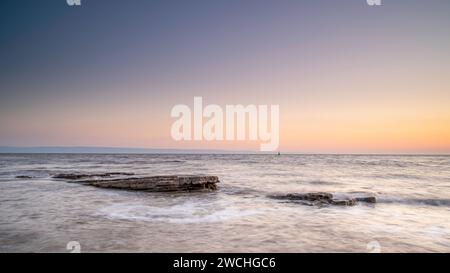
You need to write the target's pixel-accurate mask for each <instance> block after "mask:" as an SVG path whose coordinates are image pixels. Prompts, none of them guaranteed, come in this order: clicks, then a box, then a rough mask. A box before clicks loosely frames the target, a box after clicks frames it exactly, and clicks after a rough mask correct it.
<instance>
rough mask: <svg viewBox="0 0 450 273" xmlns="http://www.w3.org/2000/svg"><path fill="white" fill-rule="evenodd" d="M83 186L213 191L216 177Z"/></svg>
mask: <svg viewBox="0 0 450 273" xmlns="http://www.w3.org/2000/svg"><path fill="white" fill-rule="evenodd" d="M83 183H84V184H87V185H91V186H94V187H99V188H109V189H121V190H135V191H152V192H174V191H214V190H216V189H217V183H219V178H218V177H217V176H200V175H170V176H150V177H136V178H135V177H133V178H124V179H110V180H93V181H83Z"/></svg>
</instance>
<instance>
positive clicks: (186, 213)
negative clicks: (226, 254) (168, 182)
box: [99, 202, 258, 224]
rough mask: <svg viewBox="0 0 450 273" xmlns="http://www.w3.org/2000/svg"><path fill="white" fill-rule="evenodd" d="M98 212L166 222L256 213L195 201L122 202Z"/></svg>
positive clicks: (215, 219) (216, 219) (214, 220)
mask: <svg viewBox="0 0 450 273" xmlns="http://www.w3.org/2000/svg"><path fill="white" fill-rule="evenodd" d="M99 214H100V215H102V216H105V217H107V218H109V219H116V220H117V219H118V220H130V221H146V222H167V223H173V224H190V223H219V222H225V221H230V220H234V219H238V218H241V217H248V216H252V215H255V214H258V211H255V210H240V209H236V208H231V207H229V206H227V207H219V208H216V207H213V205H209V206H206V207H205V205H204V204H201V203H197V202H184V203H181V204H177V205H172V206H164V207H158V206H149V205H145V204H139V203H122V204H114V205H111V206H107V207H104V208H102V209H100V210H99Z"/></svg>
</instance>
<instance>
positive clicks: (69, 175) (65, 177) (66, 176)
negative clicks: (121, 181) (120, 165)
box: [53, 172, 134, 180]
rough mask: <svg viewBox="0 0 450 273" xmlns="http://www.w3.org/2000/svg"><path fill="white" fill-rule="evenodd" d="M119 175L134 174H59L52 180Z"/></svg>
mask: <svg viewBox="0 0 450 273" xmlns="http://www.w3.org/2000/svg"><path fill="white" fill-rule="evenodd" d="M119 175H123V176H129V175H134V173H125V172H110V173H94V174H87V173H60V174H57V175H54V176H53V178H55V179H66V180H80V179H89V178H95V177H111V176H119Z"/></svg>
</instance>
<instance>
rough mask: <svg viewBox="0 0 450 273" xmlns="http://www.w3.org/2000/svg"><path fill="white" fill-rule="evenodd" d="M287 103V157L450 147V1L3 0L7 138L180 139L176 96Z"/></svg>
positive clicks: (139, 142) (45, 141) (87, 141)
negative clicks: (75, 3) (76, 0)
mask: <svg viewBox="0 0 450 273" xmlns="http://www.w3.org/2000/svg"><path fill="white" fill-rule="evenodd" d="M194 96H202V97H203V99H204V103H205V104H218V105H221V106H225V105H226V104H243V105H247V104H269V105H272V104H278V105H280V150H281V151H285V152H300V153H302V152H305V153H450V1H448V0H384V1H383V5H382V6H380V7H371V6H368V5H367V4H366V1H365V0H346V1H335V0H310V1H301V0H239V1H237V0H203V1H199V0H183V1H181V0H180V1H172V0H169V1H168V0H164V1H157V0H135V1H118V0H117V1H116V0H108V1H106V0H82V5H81V6H79V7H70V6H68V5H67V4H66V1H65V0H50V1H35V0H2V1H1V2H0V128H1V129H0V146H104V147H142V148H176V149H226V150H255V151H257V150H258V147H259V143H260V142H250V141H234V142H205V141H202V142H195V141H191V142H176V141H174V140H172V138H171V136H170V127H171V126H172V123H173V121H174V119H173V118H171V117H170V111H171V109H172V107H173V106H174V105H176V104H187V105H190V106H192V104H193V98H194Z"/></svg>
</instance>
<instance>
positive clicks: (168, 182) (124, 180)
mask: <svg viewBox="0 0 450 273" xmlns="http://www.w3.org/2000/svg"><path fill="white" fill-rule="evenodd" d="M133 175H134V174H133V173H126V172H109V173H93V174H86V173H62V174H56V175H54V176H53V178H54V179H61V180H66V181H68V182H75V183H80V184H84V185H90V186H94V187H98V188H106V189H118V190H132V191H148V192H191V191H215V190H217V188H218V187H217V184H218V183H219V182H220V181H219V178H218V177H217V176H210V175H162V176H147V177H127V176H133ZM114 177H116V178H114ZM117 177H119V178H117ZM105 178H107V179H105ZM109 178H111V179H109ZM267 197H268V198H271V199H275V200H282V201H287V202H293V203H296V204H301V205H306V206H316V207H323V206H329V205H332V206H355V205H357V204H358V203H367V204H375V203H377V198H376V196H375V195H372V194H370V193H364V192H362V193H361V192H353V193H348V194H336V195H334V194H332V193H328V192H309V193H288V194H274V195H268V196H267Z"/></svg>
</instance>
